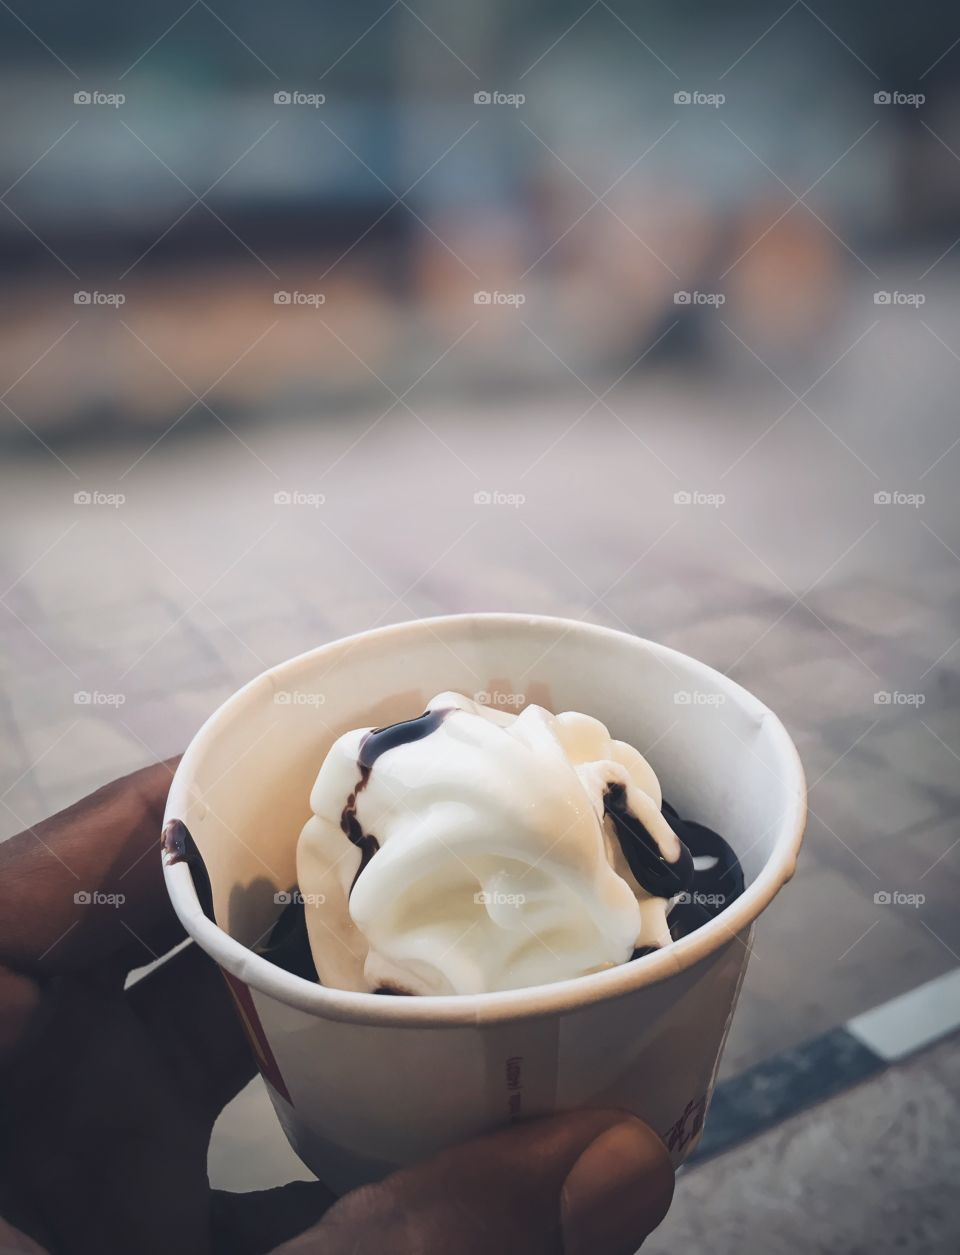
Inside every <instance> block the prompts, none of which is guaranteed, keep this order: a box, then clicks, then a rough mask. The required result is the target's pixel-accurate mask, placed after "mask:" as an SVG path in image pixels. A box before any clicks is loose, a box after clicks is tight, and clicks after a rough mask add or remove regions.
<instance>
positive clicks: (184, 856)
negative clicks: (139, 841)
mask: <svg viewBox="0 0 960 1255" xmlns="http://www.w3.org/2000/svg"><path fill="white" fill-rule="evenodd" d="M160 847H161V849H162V850H163V853H164V862H166V863H167V865H168V866H169V865H170V864H172V863H186V864H187V866H188V867H189V868H190V878H191V879H192V881H193V887H194V889H195V890H196V893H197V900H198V902H199V903H200V909H201V910H202V911H203V913H204V915H206V917H207V919H210V920H213V922H214V923H216V922H217V921H216V919H215V918H214V914H213V890H212V889H211V888H210V877H209V876H208V875H207V869H206V867H205V866H204V862H203V859H202V858H201V856H200V851H199V850H198V849H197V843H196V841H194V839H193V837H192V836H191V835H190V831H189V829H188V828H187V826H186V824H185V823H184V822H183V821H182V820H181V819H170V820H168V821H167V823H166V824H165V825H164V828H163V832H162V833H161V834H160Z"/></svg>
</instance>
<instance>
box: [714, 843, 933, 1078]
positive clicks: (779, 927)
mask: <svg viewBox="0 0 960 1255" xmlns="http://www.w3.org/2000/svg"><path fill="white" fill-rule="evenodd" d="M888 887H889V886H886V885H884V884H882V882H880V881H876V882H873V881H871V884H869V885H868V884H866V883H864V884H857V883H856V882H854V881H851V880H850V879H848V878H847V877H846V876H844V875H843V874H842V873H840V872H838V871H836V870H834V869H833V868H832V867H827V866H823V865H821V864H820V863H819V862H818V861H817V860H816V859H815V858H813V857H812V856H810V854H809V853H808V854H807V855H806V856H804V857H803V858H802V860H801V864H800V867H799V869H798V871H797V875H796V876H795V877H794V879H793V881H791V882H790V884H789V885H787V886H786V887H785V889H784V890H783V892H782V893H781V894H780V895H779V896H778V897H777V898H776V900H775V901H774V902H773V903H772V904H771V906H770V907H769V908H768V910H767V911H766V912H765V914H764V916H763V918H762V919H761V920H760V923H759V926H758V929H757V937H756V942H755V946H754V953H753V955H752V957H751V960H750V966H749V967H748V969H747V976H746V979H745V981H744V985H743V991H742V994H741V1002H740V1006H739V1008H738V1011H737V1014H736V1015H735V1017H734V1021H733V1028H732V1030H731V1034H730V1040H729V1044H728V1053H727V1055H726V1056H725V1058H724V1074H725V1075H731V1074H733V1073H735V1072H738V1071H740V1070H742V1068H743V1067H747V1066H749V1065H750V1064H752V1063H755V1062H757V1061H758V1060H759V1059H762V1058H764V1057H766V1055H768V1054H771V1053H774V1052H776V1051H778V1050H782V1049H785V1048H786V1047H788V1046H790V1045H793V1044H795V1043H796V1042H797V1041H800V1040H802V1039H803V1038H806V1037H813V1036H816V1034H818V1033H820V1032H823V1031H825V1030H826V1029H828V1028H831V1027H833V1026H834V1025H835V1024H838V1023H840V1022H842V1021H843V1020H846V1019H848V1018H849V1017H850V1016H852V1015H856V1014H858V1013H859V1012H860V1011H866V1010H868V1009H869V1008H870V1007H873V1006H876V1005H878V1004H879V1003H881V1002H885V1001H887V1000H888V999H889V998H893V997H895V996H896V995H897V994H900V993H904V992H905V991H906V990H908V989H911V988H913V987H914V986H915V985H917V984H920V983H922V982H923V981H924V980H929V979H931V978H932V977H934V976H939V975H940V974H941V973H942V972H944V971H946V970H948V969H949V968H950V967H952V966H954V965H955V963H956V960H955V959H954V958H953V957H952V955H951V954H950V953H949V951H948V950H947V949H946V948H945V946H944V945H943V944H942V943H941V942H940V941H939V940H938V939H937V938H936V937H934V936H933V935H931V934H930V933H929V932H928V931H927V929H926V928H924V927H923V925H922V923H921V921H920V917H919V913H918V912H916V911H914V910H913V909H912V908H907V907H894V906H892V905H891V906H885V905H879V904H876V903H875V902H874V900H873V895H874V893H875V892H877V891H878V890H879V889H885V888H888ZM787 973H789V977H788V976H787V975H786V974H787Z"/></svg>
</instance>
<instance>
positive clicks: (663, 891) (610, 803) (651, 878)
mask: <svg viewBox="0 0 960 1255" xmlns="http://www.w3.org/2000/svg"><path fill="white" fill-rule="evenodd" d="M603 809H604V813H605V814H607V815H609V816H610V818H611V819H612V820H613V828H614V832H615V833H616V834H617V840H618V841H619V842H620V848H621V850H623V856H624V858H625V859H626V860H627V864H628V866H629V868H630V870H631V871H632V872H633V874H634V876H635V877H636V880H637V883H638V884H639V885H640V887H641V888H643V889H646V891H647V893H651V894H653V896H654V897H655V898H675V897H676V896H677V894H678V893H685V892H686V891H687V890H689V888H690V887H691V885H692V884H693V858H692V857H691V854H690V851H689V850H688V849H687V847H686V845H684V843H683V840H682V838H681V837H680V834H679V833H678V834H677V839H678V840H679V841H680V857H679V858H678V859H677V860H676V862H673V863H670V862H668V861H667V859H665V858H664V856H663V854H662V852H661V850H660V847H659V845H657V842H656V841H655V840H654V838H653V837H652V836H651V835H650V833H649V832H648V831H647V829H646V827H645V826H644V824H643V823H642V822H641V821H640V820H639V819H638V818H637V816H636V815H634V814H633V812H632V811H631V810H630V808H629V807H628V805H627V790H626V788H625V787H624V785H622V784H619V783H616V782H615V783H613V784H608V785H607V787H606V790H605V792H604V795H603ZM674 813H675V812H674ZM671 826H672V825H671Z"/></svg>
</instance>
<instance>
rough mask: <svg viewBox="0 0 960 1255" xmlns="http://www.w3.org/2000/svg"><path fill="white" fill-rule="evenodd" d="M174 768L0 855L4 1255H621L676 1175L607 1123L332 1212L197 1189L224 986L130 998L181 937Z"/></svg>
mask: <svg viewBox="0 0 960 1255" xmlns="http://www.w3.org/2000/svg"><path fill="white" fill-rule="evenodd" d="M174 766H175V763H159V764H157V765H156V766H154V767H150V768H147V769H145V770H143V771H139V772H136V773H135V774H134V775H131V776H127V777H126V778H125V779H123V780H118V781H116V782H115V783H114V784H111V785H108V786H107V787H106V788H103V789H101V790H99V792H97V793H95V794H93V795H92V796H91V797H89V798H86V799H85V800H83V801H82V802H79V803H77V805H75V806H72V807H70V808H69V809H68V810H66V811H63V812H61V813H60V814H59V815H56V816H54V817H53V818H52V819H48V820H46V821H44V822H43V823H41V824H38V825H37V826H36V827H35V828H33V829H30V830H28V831H27V832H24V833H21V834H20V835H19V836H17V837H14V838H12V839H11V840H10V841H8V842H6V843H5V844H4V845H2V846H0V1104H2V1114H0V1217H2V1219H0V1251H3V1252H6V1251H49V1252H52V1253H54V1255H59V1253H61V1252H62V1253H63V1255H87V1252H90V1253H91V1255H92V1253H94V1252H95V1253H96V1255H112V1253H113V1252H118V1253H122V1255H153V1253H154V1252H176V1255H208V1253H213V1255H219V1253H220V1252H223V1253H224V1255H257V1253H259V1252H267V1251H271V1250H275V1249H282V1250H283V1251H284V1252H290V1253H292V1252H298V1253H301V1255H314V1253H315V1255H365V1253H367V1252H369V1255H374V1253H376V1255H383V1253H384V1252H389V1253H390V1255H449V1253H450V1252H457V1253H458V1255H481V1253H484V1255H485V1253H486V1252H496V1253H497V1255H521V1253H522V1255H582V1253H586V1252H590V1255H632V1252H634V1251H635V1250H636V1249H637V1247H638V1246H639V1245H640V1243H641V1242H642V1241H643V1239H644V1238H645V1237H646V1236H647V1235H648V1234H649V1233H651V1232H652V1231H653V1229H654V1228H655V1227H656V1226H657V1225H658V1224H659V1223H660V1221H661V1220H662V1219H663V1217H664V1215H665V1214H666V1211H667V1208H668V1207H669V1205H670V1199H671V1196H672V1193H673V1172H672V1169H671V1166H670V1161H669V1157H668V1155H667V1152H666V1150H665V1148H664V1146H663V1144H662V1142H661V1141H660V1139H659V1138H658V1137H657V1136H656V1135H655V1134H654V1133H653V1132H652V1131H651V1130H650V1129H648V1128H647V1127H646V1126H645V1125H643V1124H641V1123H640V1121H638V1120H636V1119H635V1118H634V1117H632V1116H630V1115H627V1114H626V1113H625V1112H621V1111H609V1110H597V1111H578V1112H572V1113H569V1114H566V1115H562V1116H555V1117H551V1118H548V1119H542V1120H535V1121H530V1122H525V1123H520V1124H517V1125H514V1126H512V1127H510V1128H508V1129H505V1130H503V1131H501V1132H498V1133H493V1134H491V1135H489V1136H487V1137H483V1138H478V1139H476V1140H474V1141H472V1142H468V1143H466V1144H464V1145H461V1146H456V1147H453V1148H451V1149H449V1150H446V1151H444V1152H443V1153H442V1154H439V1155H437V1156H435V1157H434V1158H433V1159H431V1160H428V1161H426V1162H424V1163H422V1164H418V1165H416V1166H415V1167H412V1168H407V1169H405V1170H403V1171H400V1172H396V1173H394V1174H393V1175H392V1176H390V1177H388V1178H386V1180H384V1181H382V1182H380V1183H378V1184H376V1185H371V1186H366V1187H364V1188H363V1189H359V1190H355V1191H354V1192H353V1193H351V1194H348V1195H346V1196H344V1197H343V1198H341V1199H339V1200H337V1199H336V1198H335V1197H334V1195H333V1194H331V1193H330V1191H328V1190H327V1189H326V1187H325V1186H323V1185H322V1184H321V1183H320V1182H297V1183H293V1184H290V1185H286V1186H282V1187H279V1188H277V1189H274V1190H266V1191H261V1192H259V1193H254V1194H229V1193H225V1192H223V1191H216V1190H211V1189H210V1186H209V1183H208V1180H207V1167H206V1160H207V1147H208V1144H209V1141H210V1134H211V1131H212V1129H213V1125H214V1121H215V1120H216V1118H217V1116H218V1115H219V1113H220V1111H221V1110H222V1108H223V1107H224V1105H225V1104H226V1103H228V1102H229V1101H230V1099H231V1098H232V1097H233V1096H234V1095H235V1094H236V1093H237V1092H238V1091H239V1090H240V1089H241V1088H242V1087H243V1086H244V1085H245V1084H246V1083H247V1081H249V1080H250V1078H251V1077H252V1076H253V1075H254V1070H255V1069H254V1063H253V1059H252V1056H251V1053H250V1051H249V1049H248V1047H247V1044H246V1041H245V1039H244V1037H243V1034H242V1032H241V1030H240V1027H239V1022H238V1020H237V1017H236V1014H235V1012H234V1009H233V1006H232V1003H231V1001H230V998H229V995H228V993H227V989H226V986H225V984H224V982H223V980H222V978H221V976H220V973H219V972H218V970H217V968H216V966H215V964H214V963H213V962H212V961H211V960H210V959H209V958H207V956H206V955H205V954H203V952H202V951H201V950H199V948H198V947H197V946H195V945H193V944H192V943H189V944H187V945H186V946H184V947H183V948H182V949H180V950H179V951H178V952H177V953H176V954H174V955H172V956H171V957H169V958H167V959H166V960H165V962H164V963H163V964H162V965H160V966H159V967H157V968H155V969H154V970H152V971H151V972H149V973H148V974H147V975H146V976H144V977H143V978H142V979H139V980H137V981H135V982H134V983H132V984H130V985H129V987H126V982H127V976H128V974H129V973H130V972H132V971H134V970H135V969H137V968H140V967H143V966H144V965H145V964H147V963H150V962H152V961H153V960H154V959H156V958H159V957H160V956H163V955H167V954H168V953H169V951H170V950H171V949H173V948H174V947H176V946H177V945H178V944H179V943H181V942H183V941H184V939H185V938H184V933H183V929H182V928H181V926H180V924H179V922H178V921H177V919H176V916H175V915H174V913H173V910H172V908H171V906H170V903H169V900H168V898H167V894H166V891H165V889H164V885H163V879H162V873H161V868H160V851H159V833H160V827H161V818H162V813H163V806H164V800H165V798H166V793H167V788H168V786H169V783H170V777H171V774H172V770H173V767H174ZM84 895H86V897H87V898H88V899H90V900H85V899H84ZM97 895H99V897H97ZM105 895H106V896H105ZM109 895H114V898H113V900H112V901H111V900H110V898H109ZM28 1235H29V1236H28Z"/></svg>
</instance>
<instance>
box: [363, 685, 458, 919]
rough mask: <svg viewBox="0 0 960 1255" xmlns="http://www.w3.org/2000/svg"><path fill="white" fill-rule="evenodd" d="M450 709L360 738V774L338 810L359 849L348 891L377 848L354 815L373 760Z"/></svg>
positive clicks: (415, 737)
mask: <svg viewBox="0 0 960 1255" xmlns="http://www.w3.org/2000/svg"><path fill="white" fill-rule="evenodd" d="M452 709H453V707H451V706H444V707H442V708H441V709H439V710H425V711H424V712H423V714H422V715H418V716H417V718H416V719H404V720H403V721H402V722H401V723H391V724H388V725H387V727H385V728H374V729H373V730H372V731H370V732H368V733H367V734H366V736H365V737H364V738H363V740H362V741H361V742H360V752H359V754H358V755H357V766H358V767H359V768H360V778H359V780H358V781H357V783H356V787H355V788H354V790H353V792H352V793H351V794H350V796H349V797H348V798H347V804H346V806H344V808H343V810H342V811H341V812H340V827H341V829H342V830H343V832H344V833H345V834H346V836H347V839H348V840H349V841H350V842H351V843H352V844H353V845H355V846H356V847H357V849H358V850H359V851H360V866H359V867H358V868H357V870H356V874H355V875H354V877H353V881H352V882H351V884H350V893H353V889H354V885H356V883H357V881H358V880H359V879H360V874H361V873H362V872H363V870H364V868H365V867H366V866H367V864H368V863H369V862H370V860H371V859H372V858H373V856H374V854H376V852H377V850H379V849H380V842H379V841H378V840H377V838H376V837H375V836H373V835H372V834H370V833H368V832H364V831H363V828H362V827H361V826H360V821H359V820H358V819H357V796H358V795H359V794H360V793H362V792H363V790H364V789H365V788H366V787H367V782H368V780H369V779H370V771H371V769H372V768H373V765H374V763H375V762H376V761H377V759H378V758H379V757H380V755H381V754H385V753H386V752H387V750H392V749H396V747H397V746H398V745H410V744H411V743H412V742H413V741H422V740H423V738H424V737H425V736H429V735H430V733H431V732H435V731H436V730H437V728H439V727H440V725H441V723H443V721H444V719H446V717H447V715H449V714H450V712H451V710H452ZM348 897H349V895H348Z"/></svg>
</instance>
